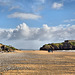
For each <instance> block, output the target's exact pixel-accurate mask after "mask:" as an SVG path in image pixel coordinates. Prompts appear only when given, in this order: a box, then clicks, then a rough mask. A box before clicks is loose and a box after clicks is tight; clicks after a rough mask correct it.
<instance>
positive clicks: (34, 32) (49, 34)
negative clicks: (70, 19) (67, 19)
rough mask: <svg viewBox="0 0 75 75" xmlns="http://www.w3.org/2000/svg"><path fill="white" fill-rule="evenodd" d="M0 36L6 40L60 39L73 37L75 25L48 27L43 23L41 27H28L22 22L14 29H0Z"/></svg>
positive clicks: (74, 36)
mask: <svg viewBox="0 0 75 75" xmlns="http://www.w3.org/2000/svg"><path fill="white" fill-rule="evenodd" d="M0 38H2V39H8V40H18V39H24V40H39V41H47V40H51V41H58V40H59V41H60V40H65V39H74V38H75V25H72V26H66V27H65V28H64V26H56V27H49V26H48V25H46V24H44V25H43V27H42V28H30V27H28V26H27V24H25V23H23V24H20V25H19V26H17V27H16V28H15V29H8V30H6V29H0Z"/></svg>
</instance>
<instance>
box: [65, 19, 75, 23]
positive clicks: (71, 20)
mask: <svg viewBox="0 0 75 75" xmlns="http://www.w3.org/2000/svg"><path fill="white" fill-rule="evenodd" d="M73 21H75V19H70V20H64V22H68V23H70V22H73Z"/></svg>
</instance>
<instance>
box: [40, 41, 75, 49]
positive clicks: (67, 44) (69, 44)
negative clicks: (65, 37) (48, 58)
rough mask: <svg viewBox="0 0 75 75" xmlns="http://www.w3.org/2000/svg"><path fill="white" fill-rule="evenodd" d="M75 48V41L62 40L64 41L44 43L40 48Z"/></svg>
mask: <svg viewBox="0 0 75 75" xmlns="http://www.w3.org/2000/svg"><path fill="white" fill-rule="evenodd" d="M48 49H52V50H75V41H74V42H73V40H72V42H71V41H70V42H68V41H67V42H66V41H65V42H62V43H51V44H45V45H43V46H42V47H41V48H40V50H48Z"/></svg>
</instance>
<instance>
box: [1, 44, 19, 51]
mask: <svg viewBox="0 0 75 75" xmlns="http://www.w3.org/2000/svg"><path fill="white" fill-rule="evenodd" d="M15 50H18V49H16V48H14V47H12V46H7V45H3V44H0V52H1V51H3V52H13V51H15Z"/></svg>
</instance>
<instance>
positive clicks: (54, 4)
mask: <svg viewBox="0 0 75 75" xmlns="http://www.w3.org/2000/svg"><path fill="white" fill-rule="evenodd" d="M61 7H63V4H62V3H57V2H54V3H53V5H52V8H53V9H60V8H61Z"/></svg>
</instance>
